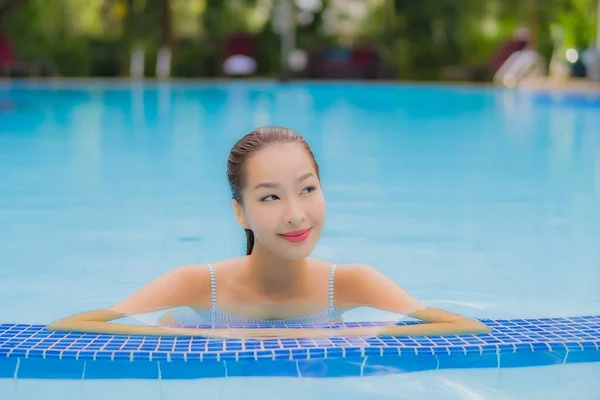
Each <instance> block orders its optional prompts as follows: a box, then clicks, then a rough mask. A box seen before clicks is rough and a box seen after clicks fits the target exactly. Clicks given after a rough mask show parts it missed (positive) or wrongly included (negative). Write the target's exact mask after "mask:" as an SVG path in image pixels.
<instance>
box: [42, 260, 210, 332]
mask: <svg viewBox="0 0 600 400" xmlns="http://www.w3.org/2000/svg"><path fill="white" fill-rule="evenodd" d="M204 297H205V298H206V299H204ZM204 302H207V303H210V279H209V275H208V270H206V269H205V268H202V267H199V266H184V267H178V268H175V269H173V270H171V271H169V272H166V273H165V274H163V275H161V276H159V277H157V278H156V279H154V280H153V281H151V282H150V283H148V284H147V285H145V286H143V287H142V288H141V289H139V290H138V291H137V292H135V293H134V294H132V295H131V296H129V297H128V298H126V299H125V300H123V301H121V302H119V303H117V304H115V305H113V306H112V307H109V308H107V309H101V310H94V311H87V312H83V313H80V314H75V315H72V316H69V317H66V318H62V319H59V320H57V321H54V322H52V323H50V324H48V325H47V329H49V330H57V331H70V332H97V333H113V334H126V335H136V334H137V335H168V336H171V335H175V336H190V335H200V334H206V335H207V336H211V334H210V331H208V330H193V329H181V328H169V327H159V326H140V325H133V324H118V323H110V321H113V320H116V319H120V318H123V317H129V316H134V315H139V314H145V313H150V312H156V311H161V310H165V309H169V308H174V307H184V306H191V305H198V304H202V303H204Z"/></svg>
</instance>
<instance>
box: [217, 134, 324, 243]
mask: <svg viewBox="0 0 600 400" xmlns="http://www.w3.org/2000/svg"><path fill="white" fill-rule="evenodd" d="M293 142H296V143H300V144H302V145H303V146H304V148H305V149H306V151H307V152H308V154H309V155H310V157H311V158H312V161H313V164H314V167H315V171H316V173H317V178H319V179H320V176H319V165H318V164H317V161H316V159H315V155H314V154H313V152H312V150H311V148H310V146H309V145H308V143H306V141H305V140H304V138H303V137H302V136H301V135H300V134H298V133H296V132H294V131H293V130H291V129H288V128H283V127H278V126H264V127H260V128H257V129H255V130H254V131H252V132H250V133H248V134H246V135H245V136H244V137H242V138H241V139H240V140H238V141H237V142H236V143H235V145H234V146H233V148H232V149H231V152H230V153H229V158H228V160H227V181H228V182H229V188H230V189H231V197H232V198H233V199H235V200H237V202H238V203H240V205H241V204H242V190H243V188H244V187H245V185H246V182H245V171H244V166H245V163H246V160H247V159H248V157H249V156H250V155H251V154H252V153H254V152H255V151H258V150H261V149H263V148H265V147H267V146H269V145H271V144H276V143H293ZM253 247H254V232H252V231H251V230H250V229H246V255H250V254H251V253H252V249H253Z"/></svg>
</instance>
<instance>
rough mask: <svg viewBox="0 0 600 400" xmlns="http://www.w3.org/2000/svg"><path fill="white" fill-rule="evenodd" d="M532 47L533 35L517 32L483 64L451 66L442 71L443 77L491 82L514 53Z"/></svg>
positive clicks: (523, 30) (518, 30)
mask: <svg viewBox="0 0 600 400" xmlns="http://www.w3.org/2000/svg"><path fill="white" fill-rule="evenodd" d="M530 45H531V35H530V33H529V30H527V29H526V28H520V29H517V30H515V32H514V33H513V35H512V36H511V37H510V38H509V39H507V40H505V41H504V42H503V43H502V44H501V45H500V47H498V49H497V50H496V51H495V52H494V54H492V56H491V57H490V58H489V59H488V60H487V62H484V63H482V64H474V65H456V66H449V67H446V68H444V69H443V70H442V77H443V78H444V79H450V80H462V81H489V80H491V79H492V78H493V76H494V75H495V74H496V73H497V72H498V70H499V69H500V67H501V66H502V65H503V64H504V63H505V62H506V61H507V60H508V59H509V57H510V56H512V55H513V54H514V53H516V52H519V51H522V50H526V49H528V48H529V46H530Z"/></svg>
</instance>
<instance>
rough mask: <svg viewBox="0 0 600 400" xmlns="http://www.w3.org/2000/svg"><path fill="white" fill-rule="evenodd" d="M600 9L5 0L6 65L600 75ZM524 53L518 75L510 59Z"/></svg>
mask: <svg viewBox="0 0 600 400" xmlns="http://www.w3.org/2000/svg"><path fill="white" fill-rule="evenodd" d="M598 8H599V5H598V0H543V1H542V0H488V1H481V0H427V1H421V2H420V1H414V0H153V1H150V0H52V1H50V0H0V74H1V75H4V76H10V77H23V76H60V77H128V76H129V77H136V78H143V77H146V78H149V77H158V78H167V77H169V78H219V77H236V76H244V77H249V76H251V77H266V78H294V79H304V78H306V79H336V78H341V79H372V80H376V79H387V80H389V79H398V80H414V81H421V80H424V81H439V80H460V81H479V82H486V81H490V82H491V81H494V80H495V81H497V82H499V83H500V84H502V85H504V86H515V85H516V84H518V83H520V82H521V80H525V79H530V78H545V77H549V76H550V77H554V78H586V79H589V80H594V81H600V61H599V60H600V56H599V50H598V49H599V46H600V45H599V44H598V35H599V34H598V27H597V25H598V22H597V21H598ZM515 53H519V54H520V55H521V56H520V60H518V61H519V62H517V61H514V62H512V63H511V64H515V63H516V64H517V65H516V66H515V65H513V66H512V70H513V71H512V73H511V74H508V75H510V76H509V77H508V78H507V77H506V76H507V73H506V72H507V71H503V70H502V66H503V65H504V67H505V68H508V64H506V61H507V60H508V59H509V57H511V56H514V54H515ZM513 58H515V59H516V58H517V57H516V56H515V57H513ZM509 69H510V68H509ZM500 75H501V76H500Z"/></svg>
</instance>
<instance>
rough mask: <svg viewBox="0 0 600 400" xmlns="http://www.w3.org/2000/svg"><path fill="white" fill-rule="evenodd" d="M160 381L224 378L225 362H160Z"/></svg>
mask: <svg viewBox="0 0 600 400" xmlns="http://www.w3.org/2000/svg"><path fill="white" fill-rule="evenodd" d="M159 367H160V376H161V379H202V378H224V377H226V376H227V374H226V369H225V362H224V361H220V362H203V361H200V360H197V361H183V360H181V359H178V360H176V361H171V362H160V365H159Z"/></svg>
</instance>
